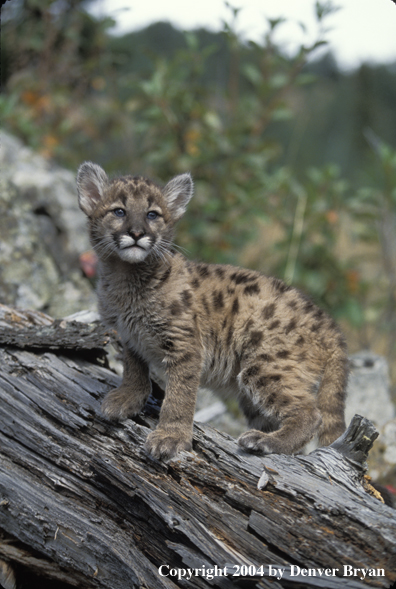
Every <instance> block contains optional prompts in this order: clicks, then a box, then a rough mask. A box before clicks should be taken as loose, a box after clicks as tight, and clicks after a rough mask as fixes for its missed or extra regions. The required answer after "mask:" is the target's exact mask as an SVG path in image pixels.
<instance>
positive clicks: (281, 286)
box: [272, 278, 291, 293]
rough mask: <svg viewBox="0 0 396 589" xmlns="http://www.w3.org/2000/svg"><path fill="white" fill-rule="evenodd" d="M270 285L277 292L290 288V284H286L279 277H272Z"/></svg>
mask: <svg viewBox="0 0 396 589" xmlns="http://www.w3.org/2000/svg"><path fill="white" fill-rule="evenodd" d="M272 285H273V287H274V288H275V289H276V290H277V291H278V292H279V293H284V292H286V291H288V290H290V289H291V286H288V285H287V284H285V283H284V282H283V281H282V280H280V279H279V278H273V279H272Z"/></svg>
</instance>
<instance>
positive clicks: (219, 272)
mask: <svg viewBox="0 0 396 589" xmlns="http://www.w3.org/2000/svg"><path fill="white" fill-rule="evenodd" d="M215 272H216V274H217V276H218V277H219V278H224V274H225V271H224V270H223V268H216V269H215Z"/></svg>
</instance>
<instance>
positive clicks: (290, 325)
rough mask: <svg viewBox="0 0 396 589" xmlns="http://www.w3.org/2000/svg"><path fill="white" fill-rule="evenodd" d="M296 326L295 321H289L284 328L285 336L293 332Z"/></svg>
mask: <svg viewBox="0 0 396 589" xmlns="http://www.w3.org/2000/svg"><path fill="white" fill-rule="evenodd" d="M296 326H297V321H296V319H291V320H290V322H289V323H288V324H287V325H286V327H285V333H286V335H287V334H288V333H290V332H291V331H293V329H296Z"/></svg>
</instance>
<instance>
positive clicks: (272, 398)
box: [265, 393, 277, 407]
mask: <svg viewBox="0 0 396 589" xmlns="http://www.w3.org/2000/svg"><path fill="white" fill-rule="evenodd" d="M276 397H277V395H276V393H271V394H270V395H268V397H267V398H266V400H265V404H266V405H268V406H269V407H270V406H271V405H273V404H274V403H275V402H276Z"/></svg>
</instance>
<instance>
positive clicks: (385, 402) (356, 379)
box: [345, 351, 395, 427]
mask: <svg viewBox="0 0 396 589" xmlns="http://www.w3.org/2000/svg"><path fill="white" fill-rule="evenodd" d="M350 361H351V374H350V377H349V382H348V394H347V402H346V410H345V419H346V423H347V425H348V424H349V422H350V421H351V419H352V417H353V416H354V415H355V414H356V413H357V414H359V415H363V416H364V417H367V418H368V419H370V421H372V422H373V423H374V424H375V425H376V426H377V427H380V426H382V425H384V424H385V423H386V422H387V421H389V420H390V419H392V418H393V417H394V416H395V407H394V405H393V403H392V399H391V396H390V378H389V369H388V363H387V361H386V359H385V358H384V357H383V356H378V355H377V354H373V353H372V352H369V351H362V352H358V353H357V354H353V355H351V357H350Z"/></svg>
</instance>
